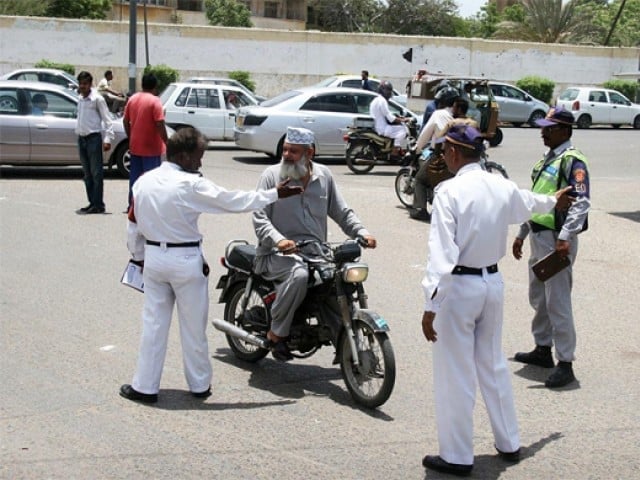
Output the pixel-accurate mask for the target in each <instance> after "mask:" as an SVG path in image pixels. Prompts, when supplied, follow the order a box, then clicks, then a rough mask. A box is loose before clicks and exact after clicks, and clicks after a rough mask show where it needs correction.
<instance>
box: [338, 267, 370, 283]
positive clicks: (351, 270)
mask: <svg viewBox="0 0 640 480" xmlns="http://www.w3.org/2000/svg"><path fill="white" fill-rule="evenodd" d="M368 276H369V267H368V266H367V265H365V264H364V263H346V264H345V265H344V266H343V267H342V281H344V282H346V283H361V282H364V281H365V280H366V279H367V277H368Z"/></svg>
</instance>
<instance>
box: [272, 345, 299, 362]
mask: <svg viewBox="0 0 640 480" xmlns="http://www.w3.org/2000/svg"><path fill="white" fill-rule="evenodd" d="M269 342H270V343H271V345H270V350H271V355H273V358H275V359H276V360H278V361H279V362H288V361H289V360H293V355H291V351H290V350H289V347H287V343H286V342H285V341H280V342H274V341H273V340H269Z"/></svg>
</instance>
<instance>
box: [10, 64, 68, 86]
mask: <svg viewBox="0 0 640 480" xmlns="http://www.w3.org/2000/svg"><path fill="white" fill-rule="evenodd" d="M0 80H21V81H27V82H45V83H53V84H54V85H60V86H61V87H64V88H68V89H71V90H76V89H77V88H78V80H76V78H75V77H74V76H73V75H69V74H68V73H67V72H65V71H64V70H57V69H55V68H22V69H20V70H14V71H13V72H11V73H7V74H6V75H3V76H2V77H0Z"/></svg>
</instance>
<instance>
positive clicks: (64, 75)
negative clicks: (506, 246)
mask: <svg viewBox="0 0 640 480" xmlns="http://www.w3.org/2000/svg"><path fill="white" fill-rule="evenodd" d="M62 76H63V77H64V78H66V79H67V80H69V83H71V84H73V85H75V84H76V83H78V80H76V79H75V78H73V77H72V76H71V75H69V74H68V73H67V72H65V71H63V72H62Z"/></svg>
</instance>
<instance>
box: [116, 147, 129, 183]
mask: <svg viewBox="0 0 640 480" xmlns="http://www.w3.org/2000/svg"><path fill="white" fill-rule="evenodd" d="M114 155H115V164H116V167H118V173H120V175H122V176H123V177H124V178H129V172H130V167H131V153H130V152H129V142H123V143H122V144H121V145H120V146H119V147H118V149H117V150H116V153H114Z"/></svg>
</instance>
